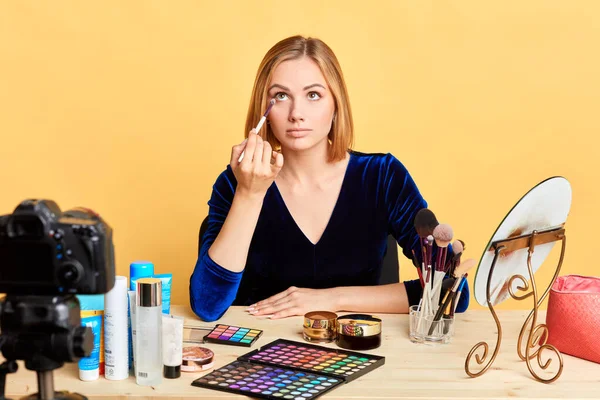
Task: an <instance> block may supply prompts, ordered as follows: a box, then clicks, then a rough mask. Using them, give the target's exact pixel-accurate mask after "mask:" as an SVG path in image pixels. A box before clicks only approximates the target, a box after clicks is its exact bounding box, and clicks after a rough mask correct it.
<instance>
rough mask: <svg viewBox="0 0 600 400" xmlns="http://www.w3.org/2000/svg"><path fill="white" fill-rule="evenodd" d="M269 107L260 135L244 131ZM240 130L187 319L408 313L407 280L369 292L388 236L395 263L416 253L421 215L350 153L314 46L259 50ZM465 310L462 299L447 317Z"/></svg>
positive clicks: (414, 290) (345, 122) (214, 202)
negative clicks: (396, 253)
mask: <svg viewBox="0 0 600 400" xmlns="http://www.w3.org/2000/svg"><path fill="white" fill-rule="evenodd" d="M271 99H275V100H276V103H275V105H274V106H273V107H272V109H271V111H270V113H269V115H268V119H267V125H266V126H265V127H264V128H263V129H261V132H254V131H253V130H251V129H252V128H253V127H254V126H256V124H257V122H258V120H259V118H260V117H261V115H262V114H263V113H264V110H265V109H266V108H267V104H268V103H269V102H270V100H271ZM246 131H247V132H249V134H248V136H247V138H246V140H244V141H243V142H242V143H240V144H239V145H236V146H234V147H233V149H232V152H231V160H230V164H229V165H228V167H227V169H226V170H225V171H224V172H223V173H222V174H221V175H220V176H219V177H218V179H217V181H216V183H215V185H214V188H213V193H212V196H211V199H210V201H209V203H208V204H209V208H210V210H209V219H208V228H207V230H206V233H205V235H204V238H203V244H202V247H201V249H200V252H199V258H198V262H197V263H196V267H195V269H194V272H193V274H192V277H191V280H190V302H191V305H192V309H193V310H194V312H195V313H196V314H197V315H198V316H199V317H200V318H202V319H203V320H206V321H212V320H215V319H218V318H220V317H221V315H223V313H224V312H225V311H226V310H227V308H228V307H229V306H230V305H231V304H233V303H234V302H235V304H243V305H248V306H250V307H249V308H248V311H249V312H250V313H251V314H253V315H257V316H259V315H270V316H271V318H281V317H287V316H291V315H302V314H304V313H305V312H307V311H311V310H316V309H323V310H330V311H340V310H347V311H356V312H389V313H407V312H408V307H409V305H411V304H415V303H418V301H419V297H420V296H421V287H420V283H419V281H418V280H417V281H409V282H403V283H395V284H389V285H381V286H376V285H377V283H378V280H379V277H380V273H381V267H382V261H383V257H384V254H385V251H386V238H387V236H388V235H389V234H392V235H393V236H394V237H395V238H396V239H397V241H398V243H399V244H400V246H401V247H402V248H403V252H404V254H405V255H406V256H407V257H409V258H411V252H412V250H413V249H416V250H418V249H419V247H418V246H419V238H418V235H417V233H416V231H415V228H414V226H413V221H414V217H415V215H416V213H417V211H418V210H420V209H421V208H424V207H427V204H426V203H425V201H424V200H423V198H422V197H421V194H420V193H419V191H418V189H417V187H416V185H415V183H414V182H413V180H412V178H411V177H410V175H409V173H408V172H407V170H406V169H405V168H404V166H403V165H402V164H401V163H400V162H399V161H398V160H397V159H396V158H394V157H393V156H392V155H390V154H386V155H384V154H363V153H358V152H354V151H351V150H350V149H351V145H352V140H353V133H354V132H353V123H352V113H351V110H350V103H349V99H348V93H347V90H346V85H345V83H344V78H343V75H342V72H341V68H340V66H339V63H338V61H337V59H336V57H335V55H334V54H333V52H332V50H331V49H330V48H329V47H328V46H327V45H326V44H325V43H323V42H322V41H320V40H318V39H313V38H304V37H301V36H294V37H290V38H287V39H284V40H282V41H281V42H279V43H277V44H276V45H275V46H274V47H273V48H272V49H271V50H269V52H268V53H267V54H266V55H265V57H264V59H263V61H262V63H261V65H260V67H259V69H258V74H257V78H256V81H255V83H254V89H253V92H252V98H251V101H250V106H249V109H248V116H247V119H246ZM256 133H258V134H256ZM242 153H243V157H240V156H241V155H242ZM240 158H241V161H240ZM418 254H420V252H419V253H418ZM259 300H261V301H259ZM468 301H469V293H468V289H465V290H464V291H463V296H462V297H461V301H460V302H459V305H458V309H457V311H459V312H460V311H464V310H465V309H466V308H467V306H468Z"/></svg>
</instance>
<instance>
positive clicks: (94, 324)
mask: <svg viewBox="0 0 600 400" xmlns="http://www.w3.org/2000/svg"><path fill="white" fill-rule="evenodd" d="M81 325H82V326H88V327H90V328H91V329H92V333H93V334H94V348H93V349H92V352H91V354H90V356H89V357H85V358H82V359H80V360H79V363H78V365H79V379H81V380H82V381H95V380H96V379H98V378H99V377H100V340H101V338H102V314H101V312H100V313H98V314H96V315H90V316H88V317H82V318H81Z"/></svg>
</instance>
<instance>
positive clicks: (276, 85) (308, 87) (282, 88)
mask: <svg viewBox="0 0 600 400" xmlns="http://www.w3.org/2000/svg"><path fill="white" fill-rule="evenodd" d="M317 86H318V87H321V88H323V89H325V86H323V85H321V84H320V83H313V84H312V85H308V86H305V87H304V89H303V90H308V89H311V88H313V87H317ZM273 88H279V89H281V90H285V91H288V92H289V91H290V88H288V87H285V86H283V85H280V84H278V83H275V84H273V85H271V87H270V88H269V91H271V89H273Z"/></svg>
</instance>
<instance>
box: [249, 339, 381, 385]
mask: <svg viewBox="0 0 600 400" xmlns="http://www.w3.org/2000/svg"><path fill="white" fill-rule="evenodd" d="M238 360H240V361H249V362H253V363H260V364H264V365H271V366H278V367H285V368H293V369H295V370H300V371H303V372H308V373H316V374H321V375H326V376H330V377H337V378H341V379H343V380H344V381H345V382H350V381H353V380H354V379H356V378H358V377H360V376H362V375H364V374H366V373H367V372H370V371H372V370H374V369H375V368H378V367H381V366H382V365H383V364H384V363H385V357H381V356H375V355H371V354H363V353H357V352H353V351H341V350H338V349H330V348H327V347H323V346H317V345H312V344H305V343H301V342H294V341H291V340H285V339H277V340H275V341H273V342H271V343H268V344H266V345H264V346H262V347H261V348H260V349H258V350H254V351H251V352H250V353H247V354H244V355H242V356H240V357H238Z"/></svg>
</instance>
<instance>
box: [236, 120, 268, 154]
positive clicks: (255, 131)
mask: <svg viewBox="0 0 600 400" xmlns="http://www.w3.org/2000/svg"><path fill="white" fill-rule="evenodd" d="M264 118H265V117H262V118H261V121H262V120H263V119H264ZM259 125H260V122H259ZM254 133H255V134H256V135H258V131H257V130H256V129H255V130H254ZM245 152H246V150H244V151H242V154H240V157H239V158H238V162H239V163H241V162H242V160H243V159H244V153H245Z"/></svg>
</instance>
